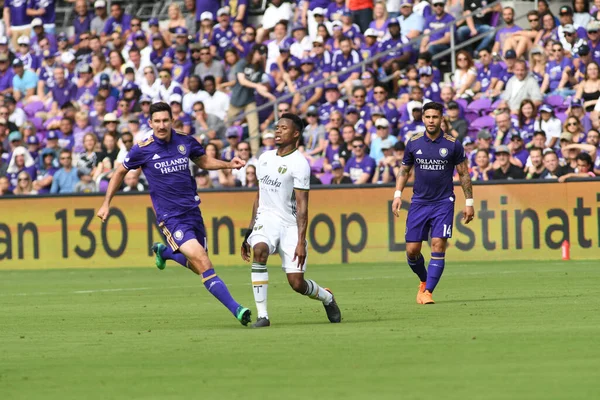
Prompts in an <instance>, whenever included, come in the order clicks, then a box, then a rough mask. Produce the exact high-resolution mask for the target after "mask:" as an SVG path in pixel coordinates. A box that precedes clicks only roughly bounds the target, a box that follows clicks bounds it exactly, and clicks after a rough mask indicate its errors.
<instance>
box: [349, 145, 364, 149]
mask: <svg viewBox="0 0 600 400" xmlns="http://www.w3.org/2000/svg"><path fill="white" fill-rule="evenodd" d="M352 147H353V148H355V149H362V148H363V147H365V145H364V144H354V145H352Z"/></svg>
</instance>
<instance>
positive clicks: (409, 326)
mask: <svg viewBox="0 0 600 400" xmlns="http://www.w3.org/2000/svg"><path fill="white" fill-rule="evenodd" d="M273 261H275V260H273ZM598 267H599V265H598V263H596V262H521V263H517V262H510V263H497V262H488V263H481V264H461V265H457V264H455V263H453V262H452V258H451V257H450V258H449V262H448V267H447V271H446V273H445V275H444V277H443V279H442V282H441V284H440V286H439V287H438V290H437V291H436V292H435V293H434V299H435V300H436V301H437V302H438V304H436V305H433V306H419V305H417V304H415V294H416V288H417V281H416V277H415V276H414V275H413V274H412V272H410V269H409V268H408V266H406V265H405V264H404V263H403V262H402V263H399V264H398V265H396V266H392V265H379V266H376V265H368V264H362V265H345V266H342V265H338V266H328V267H325V266H312V267H309V274H308V276H309V277H311V278H313V279H314V280H315V281H317V282H318V283H319V284H320V285H322V286H326V287H331V289H332V290H333V291H334V293H335V295H336V297H337V299H338V303H339V304H340V307H341V309H342V312H343V314H344V321H343V322H342V323H341V324H336V325H334V324H330V323H329V322H326V321H327V319H326V316H325V312H324V310H323V307H322V305H321V304H320V303H319V302H316V301H314V300H310V299H307V298H305V297H303V296H300V295H298V294H295V293H293V292H292V291H291V289H289V288H288V286H287V283H286V282H285V277H284V274H283V273H282V272H281V270H280V268H278V267H276V266H274V265H273V266H272V267H271V268H270V277H269V278H270V282H271V284H270V286H269V313H270V317H271V320H272V323H273V325H272V326H271V327H270V328H267V329H264V330H251V329H248V328H243V327H242V326H241V325H239V323H238V322H237V321H236V320H235V319H234V318H233V317H232V316H231V315H229V314H228V313H227V310H226V309H225V308H224V307H222V306H221V305H220V304H218V302H217V301H216V300H215V299H213V298H212V296H210V295H209V294H208V293H207V292H206V290H205V289H204V287H203V286H202V284H201V282H200V279H199V278H197V277H195V276H194V275H193V274H192V273H190V272H189V271H186V270H184V269H183V268H181V267H176V266H174V265H169V266H168V267H167V269H166V270H165V271H158V270H156V269H155V268H152V267H148V268H146V269H139V268H138V269H134V268H128V269H106V270H98V269H96V270H81V269H79V270H60V271H59V270H55V271H3V272H0V399H2V400H11V399H44V400H47V399H71V398H78V399H82V398H83V399H211V398H215V399H315V398H320V399H432V398H434V399H444V400H446V399H477V400H478V399H511V400H512V399H544V400H547V399H579V398H584V397H585V398H597V396H598V393H600V383H599V379H598V374H599V373H598V371H599V368H598V367H599V366H600V339H599V335H600V297H599V289H598V287H599V286H598V284H599V282H600V269H599V268H598ZM249 270H250V268H249V267H248V268H217V271H218V272H219V273H220V275H221V277H222V278H223V279H224V280H225V282H227V283H228V285H229V286H230V289H231V291H232V293H233V295H234V296H235V297H236V298H237V299H238V300H239V301H241V302H243V303H244V304H245V305H246V306H248V307H250V308H251V309H252V310H253V313H255V308H254V302H253V298H252V291H251V288H250V285H249V278H250V272H249Z"/></svg>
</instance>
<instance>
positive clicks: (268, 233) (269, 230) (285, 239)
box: [248, 214, 308, 274]
mask: <svg viewBox="0 0 600 400" xmlns="http://www.w3.org/2000/svg"><path fill="white" fill-rule="evenodd" d="M259 243H265V244H266V245H267V246H269V254H275V252H278V253H279V256H280V257H281V268H282V269H283V271H284V272H285V273H286V274H294V273H299V272H305V271H306V261H304V265H303V266H302V268H298V260H296V261H292V260H293V259H294V253H295V252H296V246H297V245H298V227H297V226H296V225H292V226H289V225H287V226H286V225H283V224H282V223H281V222H280V221H279V219H278V218H276V217H273V216H268V215H265V214H263V215H260V216H258V218H257V220H256V222H255V223H254V230H253V231H252V234H251V235H250V237H249V238H248V244H249V245H250V246H251V247H254V246H256V245H257V244H259ZM307 258H308V257H307Z"/></svg>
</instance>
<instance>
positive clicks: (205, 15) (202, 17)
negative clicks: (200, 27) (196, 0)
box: [200, 11, 215, 21]
mask: <svg viewBox="0 0 600 400" xmlns="http://www.w3.org/2000/svg"><path fill="white" fill-rule="evenodd" d="M207 19H208V20H211V21H214V19H215V17H214V16H213V14H212V13H211V12H210V11H204V12H203V13H202V14H200V21H204V20H207Z"/></svg>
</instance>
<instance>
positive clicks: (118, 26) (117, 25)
mask: <svg viewBox="0 0 600 400" xmlns="http://www.w3.org/2000/svg"><path fill="white" fill-rule="evenodd" d="M130 28H131V15H129V14H123V15H122V16H121V19H120V20H117V19H115V18H113V17H110V18H108V19H107V20H106V22H105V24H104V33H105V34H106V35H112V34H113V32H117V33H121V34H124V33H125V32H127V31H128V30H129V29H130Z"/></svg>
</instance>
